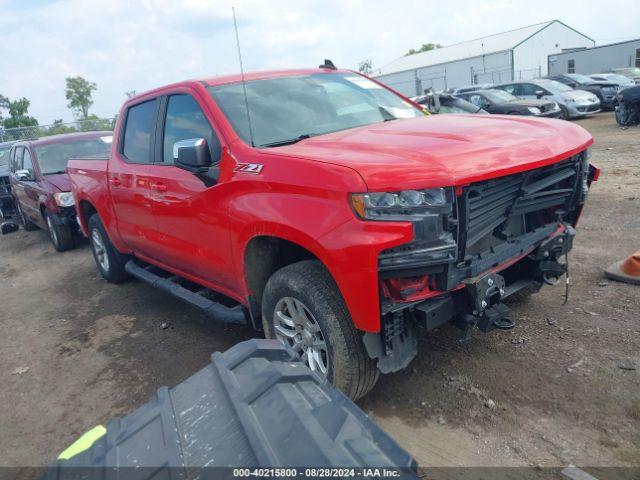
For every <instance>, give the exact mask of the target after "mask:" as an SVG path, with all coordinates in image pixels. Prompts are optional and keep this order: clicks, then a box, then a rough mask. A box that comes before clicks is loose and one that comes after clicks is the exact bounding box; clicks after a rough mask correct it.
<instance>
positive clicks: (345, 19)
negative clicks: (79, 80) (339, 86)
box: [0, 0, 640, 125]
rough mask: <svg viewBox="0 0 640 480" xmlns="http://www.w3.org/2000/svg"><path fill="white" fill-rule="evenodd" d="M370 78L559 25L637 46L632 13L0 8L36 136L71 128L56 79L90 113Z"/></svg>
mask: <svg viewBox="0 0 640 480" xmlns="http://www.w3.org/2000/svg"><path fill="white" fill-rule="evenodd" d="M232 6H235V9H236V14H237V18H238V27H239V35H240V44H241V48H242V56H243V61H244V68H245V71H252V70H265V69H278V68H297V67H316V66H318V65H319V64H320V63H322V61H323V59H325V58H329V59H331V60H333V62H334V63H335V64H336V65H337V66H338V67H340V68H352V69H355V68H357V65H358V63H359V62H360V61H362V60H364V59H368V58H370V59H372V61H373V66H374V68H376V67H381V66H383V65H385V64H387V63H389V62H391V61H392V60H394V59H395V58H398V57H400V56H402V55H403V54H404V53H405V52H406V51H407V50H409V49H410V48H418V47H419V46H420V45H421V44H423V43H432V42H433V43H440V44H442V45H449V44H452V43H457V42H461V41H464V40H469V39H473V38H477V37H481V36H485V35H490V34H494V33H499V32H503V31H505V30H511V29H514V28H519V27H523V26H526V25H531V24H535V23H539V22H544V21H547V20H552V19H558V20H561V21H563V22H564V23H566V24H568V25H570V26H571V27H573V28H575V29H576V30H578V31H580V32H582V33H584V34H586V35H588V36H590V37H591V38H593V39H595V40H596V42H597V44H606V43H612V42H616V41H622V40H626V39H630V38H638V37H640V22H638V19H640V1H638V0H617V1H616V2H612V3H609V2H602V1H594V0H581V1H579V0H563V1H560V2H558V1H557V0H448V1H446V2H445V1H441V0H440V1H433V0H416V1H413V0H407V1H402V0H395V1H389V0H387V1H374V0H369V1H366V0H362V1H360V0H322V1H304V0H295V1H294V0H262V1H257V0H229V1H227V0H181V1H169V0H139V1H126V0H105V1H99V0H0V94H2V95H5V96H7V97H9V98H11V99H14V98H19V97H26V98H28V99H29V100H30V101H31V107H30V110H29V111H30V114H31V115H33V116H35V117H36V118H37V119H38V121H39V122H40V124H43V125H44V124H48V123H51V122H53V121H54V120H55V119H63V120H64V121H72V120H73V115H72V113H71V111H70V110H69V109H68V107H67V105H66V104H67V101H66V99H65V94H64V88H65V78H66V77H69V76H77V75H80V76H82V77H85V78H86V79H88V80H90V81H92V82H95V83H96V84H97V91H96V92H94V105H93V106H92V108H91V109H90V113H93V114H96V115H98V116H100V117H112V116H113V115H115V114H116V113H117V112H118V110H119V108H120V105H121V104H122V102H123V101H124V100H125V99H126V96H125V92H128V91H131V90H135V91H136V92H138V93H141V92H143V91H145V90H149V89H151V88H154V87H157V86H161V85H165V84H168V83H171V82H175V81H180V80H184V79H188V78H206V77H212V76H215V75H223V74H228V73H236V72H238V71H239V64H238V56H237V50H236V42H235V34H234V29H233V17H232V10H231V7H232Z"/></svg>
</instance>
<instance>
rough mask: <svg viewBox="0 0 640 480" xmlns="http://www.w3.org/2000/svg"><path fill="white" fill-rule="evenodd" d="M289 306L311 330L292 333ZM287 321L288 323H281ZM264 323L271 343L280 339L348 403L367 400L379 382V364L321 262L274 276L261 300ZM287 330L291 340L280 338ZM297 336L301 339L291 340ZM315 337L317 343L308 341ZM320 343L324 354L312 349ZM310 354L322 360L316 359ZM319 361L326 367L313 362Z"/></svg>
mask: <svg viewBox="0 0 640 480" xmlns="http://www.w3.org/2000/svg"><path fill="white" fill-rule="evenodd" d="M296 302H298V303H296ZM291 305H293V309H294V311H295V310H296V309H297V311H298V312H299V311H303V312H304V315H305V316H306V317H307V319H310V322H307V325H311V327H309V328H308V329H307V328H304V327H300V325H298V324H296V326H294V327H291V328H289V323H285V322H290V321H291V319H293V318H294V317H293V315H291V308H289V307H290V306H291ZM277 313H279V315H278V316H277V317H276V314H277ZM289 315H290V316H289ZM283 317H284V318H285V319H288V320H285V321H283V320H282V318H283ZM276 322H278V324H276ZM262 323H263V327H264V332H265V336H266V337H267V338H278V339H279V340H280V341H282V342H283V343H285V344H286V343H288V344H289V345H290V346H292V347H293V349H294V350H296V351H297V353H299V354H300V355H301V356H302V357H303V360H304V361H305V363H307V365H308V366H309V367H310V368H311V369H312V370H316V371H317V372H318V373H319V374H320V375H321V376H325V377H326V378H327V379H328V380H329V382H331V384H333V385H334V386H335V387H337V388H339V389H340V390H342V391H343V392H344V393H345V394H346V395H347V396H348V397H350V398H352V399H354V400H355V399H358V398H360V397H362V396H364V395H365V394H366V393H367V392H369V391H370V390H371V389H372V388H373V386H374V385H375V384H376V382H377V381H378V377H379V375H380V372H379V371H378V368H377V367H376V364H375V361H374V360H372V359H371V358H369V356H368V355H367V352H366V350H365V347H364V344H363V342H362V333H361V332H359V331H358V330H356V328H355V327H354V325H353V322H352V320H351V315H350V314H349V311H348V310H347V307H346V305H345V303H344V299H343V298H342V295H341V294H340V292H339V290H338V287H337V286H336V284H335V282H334V281H333V278H331V275H330V274H329V273H328V272H327V270H326V269H325V268H324V267H323V266H322V264H320V263H319V262H318V261H314V260H305V261H302V262H298V263H294V264H291V265H288V266H286V267H284V268H282V269H280V270H278V271H277V272H275V273H274V274H273V275H272V276H271V278H270V279H269V280H268V282H267V285H266V287H265V290H264V294H263V296H262ZM303 323H304V322H303ZM276 326H277V327H279V329H278V330H276ZM296 328H298V329H299V328H302V330H301V331H300V330H296ZM283 329H284V330H285V331H286V332H287V333H288V336H285V335H283V334H282V331H283ZM314 330H317V331H314ZM295 331H299V333H297V334H296V337H295V338H290V336H291V335H292V333H293V332H295ZM311 331H313V333H311V335H312V336H313V338H312V339H311V340H309V335H310V333H309V332H311ZM278 332H280V333H278ZM305 342H306V345H303V344H304V343H305ZM322 342H324V344H325V347H326V348H325V349H324V350H322V347H318V348H316V349H313V348H310V346H311V345H316V344H320V345H321V344H322ZM305 348H306V350H305ZM310 350H315V353H318V352H319V353H320V354H319V355H314V353H311V352H310ZM318 356H319V357H320V359H321V361H322V362H321V363H323V364H324V365H322V364H321V363H318V362H317V360H314V359H317V358H318ZM322 366H324V367H325V370H324V371H323V369H322ZM314 367H315V368H314Z"/></svg>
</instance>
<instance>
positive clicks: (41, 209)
mask: <svg viewBox="0 0 640 480" xmlns="http://www.w3.org/2000/svg"><path fill="white" fill-rule="evenodd" d="M112 135H113V133H112V132H108V131H104V132H87V133H70V134H65V135H54V136H51V137H45V138H41V139H37V140H25V141H18V142H16V143H14V144H13V145H12V147H11V152H10V156H9V168H10V171H11V173H10V177H11V190H12V194H13V198H14V200H15V205H16V209H17V212H18V216H19V217H20V221H21V222H22V225H23V226H24V228H25V230H35V229H36V228H37V227H40V228H42V229H44V230H48V231H49V236H50V238H51V242H52V243H53V246H54V247H55V248H56V250H58V251H59V252H62V251H64V250H69V249H70V248H72V247H73V246H74V245H75V239H76V236H77V234H78V223H77V221H76V209H75V205H74V200H73V195H72V193H71V186H70V184H69V177H68V176H67V172H66V169H67V161H68V160H69V158H71V157H74V158H78V157H88V158H90V157H91V156H94V155H102V156H103V155H105V154H106V153H108V152H109V149H110V146H111V141H112V138H113V137H112Z"/></svg>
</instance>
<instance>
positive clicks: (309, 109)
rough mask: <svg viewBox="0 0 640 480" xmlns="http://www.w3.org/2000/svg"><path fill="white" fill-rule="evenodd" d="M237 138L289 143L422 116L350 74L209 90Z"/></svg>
mask: <svg viewBox="0 0 640 480" xmlns="http://www.w3.org/2000/svg"><path fill="white" fill-rule="evenodd" d="M208 90H209V92H210V93H211V96H212V97H213V99H214V100H215V101H216V102H217V103H218V105H219V106H220V108H221V109H222V110H223V111H224V113H225V115H226V116H227V118H228V119H229V121H230V122H231V125H232V126H233V128H234V130H235V131H236V133H237V134H238V135H239V136H240V138H242V139H243V140H244V141H245V142H246V143H248V144H251V143H252V142H251V135H250V133H249V123H248V121H247V109H246V103H248V105H249V112H250V120H251V132H252V133H253V145H255V146H257V147H268V146H276V145H279V144H286V143H294V142H295V141H297V140H300V139H302V138H307V137H308V136H315V135H322V134H324V133H330V132H337V131H340V130H346V129H349V128H354V127H359V126H362V125H369V124H372V123H377V122H384V121H389V120H395V119H399V118H415V117H420V116H422V115H423V113H422V111H421V110H419V109H418V108H416V107H415V106H413V105H412V104H410V103H408V102H407V101H405V100H404V99H402V98H401V97H399V96H397V95H395V94H394V93H391V92H390V91H389V90H387V89H386V88H383V87H381V86H380V85H378V84H377V83H375V82H372V81H371V80H369V79H367V78H365V77H362V76H360V75H357V74H355V73H331V74H327V73H317V74H312V75H297V76H292V77H282V78H270V79H266V80H255V81H250V82H247V83H246V90H247V102H246V103H245V99H244V92H243V86H242V83H231V84H225V85H217V86H213V87H209V88H208Z"/></svg>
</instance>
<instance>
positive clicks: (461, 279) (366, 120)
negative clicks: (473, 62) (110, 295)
mask: <svg viewBox="0 0 640 480" xmlns="http://www.w3.org/2000/svg"><path fill="white" fill-rule="evenodd" d="M592 143H593V139H592V137H591V135H590V134H589V133H588V132H587V131H586V130H584V129H583V128H582V127H580V126H578V125H572V124H570V123H568V122H558V121H551V120H548V119H542V118H533V117H527V118H524V117H521V118H517V119H516V118H514V117H507V116H502V117H497V116H489V115H484V116H482V117H480V116H479V115H432V116H429V117H427V116H425V115H424V114H423V113H422V110H421V109H420V108H419V106H418V105H416V104H414V103H413V102H411V103H410V102H408V101H407V100H406V99H405V98H404V97H400V96H398V95H397V94H395V93H394V92H393V91H391V90H389V89H387V88H386V87H385V86H384V85H382V84H380V83H377V82H375V81H372V80H370V79H368V78H367V77H366V76H363V75H360V74H358V73H355V72H351V71H347V70H336V69H334V68H321V69H308V70H289V71H278V72H256V73H247V74H245V75H243V76H241V75H230V76H218V77H214V78H210V79H203V80H190V81H184V82H180V83H177V84H173V85H168V86H165V87H162V88H158V89H155V90H153V91H150V92H146V93H143V94H140V95H137V96H135V97H134V98H131V99H129V100H127V101H126V103H125V104H124V106H123V107H122V109H121V112H120V114H119V115H118V123H117V125H116V133H115V135H114V142H113V145H112V148H111V153H110V154H109V155H108V156H105V157H104V158H103V159H102V160H98V161H87V160H82V159H79V160H76V159H72V160H70V161H69V166H68V168H67V170H68V172H69V177H70V180H71V185H72V188H73V193H74V197H75V200H76V204H77V211H78V220H79V222H80V224H81V225H82V229H83V231H84V232H85V233H86V235H87V237H88V238H89V240H90V244H91V248H92V251H93V255H94V259H95V261H96V267H97V269H98V270H99V272H100V273H101V275H102V276H103V277H104V278H105V279H106V280H108V281H111V282H119V281H122V280H124V279H125V278H127V277H128V276H129V275H133V276H135V277H137V278H140V279H142V280H144V281H147V282H149V283H151V284H152V285H155V286H156V287H158V288H162V289H163V290H164V291H166V292H167V293H170V294H173V295H175V296H177V297H179V298H181V299H183V300H187V301H189V302H190V303H191V304H193V305H196V306H198V307H199V308H201V309H203V310H205V311H207V312H214V313H215V314H217V315H218V318H220V319H222V320H227V321H229V322H233V323H245V322H246V323H249V324H250V325H252V326H253V327H254V328H256V329H261V330H263V331H264V333H265V335H266V336H267V337H269V338H277V339H279V340H280V341H282V342H283V343H285V344H288V345H289V346H290V347H291V348H293V349H294V350H295V351H296V352H298V353H299V354H300V356H301V357H302V359H303V360H304V361H305V362H306V363H307V364H308V365H309V367H310V368H311V369H312V370H315V371H316V372H317V373H318V374H319V375H321V376H323V377H325V378H327V379H328V380H329V381H330V382H332V383H333V384H334V385H335V386H337V387H338V388H340V389H341V390H342V391H343V392H344V393H345V394H347V395H348V396H350V397H352V398H358V397H361V396H362V395H364V394H365V393H367V392H368V391H369V390H370V389H371V388H372V387H373V386H374V385H375V383H376V381H377V379H378V376H379V373H380V372H382V373H390V372H394V371H398V370H400V369H402V368H405V367H406V366H407V365H408V364H409V362H410V361H411V360H412V359H413V358H414V357H415V355H416V354H417V348H418V341H417V337H418V332H419V330H418V329H419V328H420V327H421V329H422V331H423V332H424V331H429V330H433V329H434V328H438V327H439V326H441V325H444V324H445V323H448V322H453V323H454V324H456V325H457V326H459V327H460V328H461V329H462V330H463V331H464V332H466V333H467V334H469V332H470V329H471V328H475V327H476V326H477V327H478V328H479V329H481V330H482V331H489V330H491V329H493V328H510V327H513V322H512V321H511V320H510V319H509V317H508V312H509V310H508V307H507V306H506V305H505V304H504V302H503V300H504V299H505V298H506V297H508V296H509V295H512V294H514V293H516V292H521V291H522V290H523V289H525V290H526V291H530V290H536V289H537V288H540V287H541V285H542V283H554V282H556V281H557V280H558V278H559V277H560V276H561V275H563V274H564V273H565V272H566V267H565V266H564V264H562V263H560V262H559V260H560V259H562V258H563V257H564V256H565V254H566V252H568V251H569V249H570V248H571V245H572V239H573V237H574V234H575V229H574V228H573V226H574V225H576V222H577V221H578V218H579V216H580V213H581V212H582V208H583V204H584V202H585V201H586V196H587V193H588V190H589V185H590V182H591V181H592V180H595V179H596V178H597V176H598V169H597V168H595V167H594V166H592V165H590V164H589V151H588V148H589V146H590V145H591V144H592ZM420 343H422V342H420ZM505 361H508V360H505Z"/></svg>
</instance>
